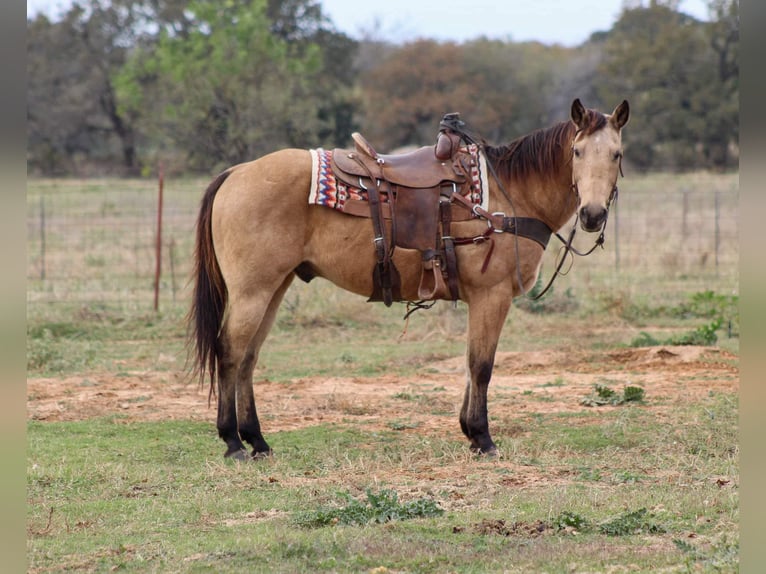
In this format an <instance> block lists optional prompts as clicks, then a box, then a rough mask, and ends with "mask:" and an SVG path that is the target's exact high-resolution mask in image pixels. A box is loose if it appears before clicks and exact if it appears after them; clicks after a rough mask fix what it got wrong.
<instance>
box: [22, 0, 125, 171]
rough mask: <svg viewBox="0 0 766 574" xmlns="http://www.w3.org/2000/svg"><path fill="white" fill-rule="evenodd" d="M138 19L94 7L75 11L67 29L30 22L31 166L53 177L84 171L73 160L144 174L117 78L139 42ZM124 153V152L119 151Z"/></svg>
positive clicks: (97, 4)
mask: <svg viewBox="0 0 766 574" xmlns="http://www.w3.org/2000/svg"><path fill="white" fill-rule="evenodd" d="M132 30H133V13H132V11H131V10H127V9H125V10H115V9H113V8H112V6H111V5H110V4H109V3H106V2H100V1H98V0H94V1H93V2H90V3H89V5H88V8H87V9H86V8H83V7H82V6H80V5H79V4H73V5H72V7H71V8H70V10H69V11H68V12H67V13H66V14H65V15H64V17H63V18H62V20H61V21H60V22H50V21H49V20H48V19H47V18H46V17H45V16H38V17H37V18H36V19H35V20H34V21H32V22H30V23H28V31H29V34H28V42H27V76H28V87H27V94H28V95H27V120H28V124H27V125H28V128H27V129H28V139H29V145H28V148H29V164H30V167H31V168H32V169H33V170H34V169H42V170H44V171H47V172H58V171H61V170H65V171H71V170H74V169H77V166H76V165H75V164H74V163H73V158H75V157H78V156H79V157H81V158H84V159H85V160H87V161H96V162H99V161H103V160H106V159H109V154H110V153H112V150H115V148H117V150H119V151H118V152H117V153H119V154H120V155H121V160H122V166H123V171H124V172H127V173H132V172H135V169H136V167H137V160H136V151H135V132H134V129H133V126H132V124H131V123H130V122H129V121H127V119H126V118H125V117H124V116H123V115H122V114H121V113H120V111H119V109H118V102H117V99H116V94H115V89H114V83H113V78H114V74H115V73H116V71H117V70H118V69H119V68H120V67H121V66H122V64H123V62H124V61H125V57H126V50H127V47H128V46H129V45H130V44H131V43H132V41H133V39H132V38H131V37H130V34H131V31H132ZM115 151H116V150H115Z"/></svg>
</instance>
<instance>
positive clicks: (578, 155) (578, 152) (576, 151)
mask: <svg viewBox="0 0 766 574" xmlns="http://www.w3.org/2000/svg"><path fill="white" fill-rule="evenodd" d="M574 156H575V157H580V150H579V149H577V148H574Z"/></svg>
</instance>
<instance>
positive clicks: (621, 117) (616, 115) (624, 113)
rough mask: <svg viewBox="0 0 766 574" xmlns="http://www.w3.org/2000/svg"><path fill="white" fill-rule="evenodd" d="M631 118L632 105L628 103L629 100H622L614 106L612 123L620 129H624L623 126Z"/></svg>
mask: <svg viewBox="0 0 766 574" xmlns="http://www.w3.org/2000/svg"><path fill="white" fill-rule="evenodd" d="M629 119H630V106H629V105H628V100H622V103H621V104H620V105H619V106H617V107H616V108H614V111H613V112H612V118H611V121H612V125H614V127H615V129H617V131H619V130H621V129H622V126H624V125H625V124H627V123H628V120H629Z"/></svg>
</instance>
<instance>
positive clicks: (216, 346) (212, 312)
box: [188, 170, 231, 396]
mask: <svg viewBox="0 0 766 574" xmlns="http://www.w3.org/2000/svg"><path fill="white" fill-rule="evenodd" d="M229 173H231V172H230V170H227V171H224V172H223V173H221V174H220V175H219V176H218V177H216V178H215V179H214V180H213V181H212V182H211V183H210V185H209V186H208V188H207V190H206V191H205V195H204V196H203V197H202V202H201V205H200V210H199V215H198V217H197V239H196V248H195V251H194V274H193V279H194V295H193V298H192V305H191V309H190V310H189V316H188V324H189V331H190V333H189V351H190V357H192V359H193V365H194V368H193V373H194V375H195V376H197V377H198V378H199V381H200V383H201V384H202V383H204V380H205V376H206V375H209V377H210V396H212V395H213V394H214V393H215V380H216V373H217V371H218V366H219V364H220V360H221V347H220V343H219V339H218V336H219V333H220V331H221V322H222V320H223V313H224V310H225V309H226V299H227V291H226V284H225V283H224V281H223V277H222V276H221V269H220V267H218V260H217V259H216V256H215V249H214V248H213V235H212V228H211V219H212V212H213V200H214V199H215V195H216V193H217V192H218V189H219V188H220V187H221V185H222V184H223V182H224V181H225V180H226V178H227V177H228V176H229Z"/></svg>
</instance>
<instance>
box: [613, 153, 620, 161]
mask: <svg viewBox="0 0 766 574" xmlns="http://www.w3.org/2000/svg"><path fill="white" fill-rule="evenodd" d="M621 157H622V152H621V151H616V152H614V161H617V160H618V159H620V158H621Z"/></svg>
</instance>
